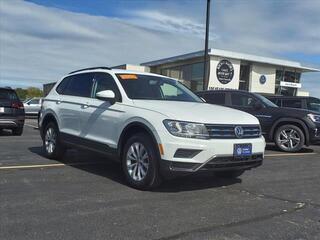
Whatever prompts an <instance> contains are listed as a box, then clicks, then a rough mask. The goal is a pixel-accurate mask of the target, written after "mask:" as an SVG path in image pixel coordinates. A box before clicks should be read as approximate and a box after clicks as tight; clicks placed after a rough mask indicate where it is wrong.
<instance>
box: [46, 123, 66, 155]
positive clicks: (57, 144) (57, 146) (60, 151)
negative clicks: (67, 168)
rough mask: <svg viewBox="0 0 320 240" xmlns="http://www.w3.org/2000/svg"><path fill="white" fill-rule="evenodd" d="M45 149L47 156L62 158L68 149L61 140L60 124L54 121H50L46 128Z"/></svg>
mask: <svg viewBox="0 0 320 240" xmlns="http://www.w3.org/2000/svg"><path fill="white" fill-rule="evenodd" d="M43 149H44V152H45V155H46V157H48V158H51V159H61V158H62V157H63V155H64V153H65V151H66V148H65V147H64V146H63V145H62V143H61V140H60V132H59V129H58V126H57V125H56V124H55V123H54V122H50V123H48V124H47V125H46V126H45V128H44V137H43Z"/></svg>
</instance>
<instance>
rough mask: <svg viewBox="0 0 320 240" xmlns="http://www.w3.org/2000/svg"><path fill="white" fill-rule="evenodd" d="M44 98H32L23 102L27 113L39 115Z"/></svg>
mask: <svg viewBox="0 0 320 240" xmlns="http://www.w3.org/2000/svg"><path fill="white" fill-rule="evenodd" d="M41 103H42V98H31V99H28V100H26V101H25V102H23V106H24V110H25V113H26V114H29V115H38V113H39V111H40V108H41Z"/></svg>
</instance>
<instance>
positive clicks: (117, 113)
mask: <svg viewBox="0 0 320 240" xmlns="http://www.w3.org/2000/svg"><path fill="white" fill-rule="evenodd" d="M104 90H112V91H113V92H114V93H115V96H116V102H115V103H114V104H111V103H110V102H108V101H103V100H99V99H97V98H96V94H97V93H98V92H100V91H104ZM123 108H124V107H123V105H122V104H121V95H120V91H119V89H118V86H117V85H116V82H115V81H114V79H113V77H112V76H111V75H110V74H108V73H105V72H96V73H95V74H94V85H93V89H92V95H91V98H90V99H89V100H88V104H87V106H86V108H84V109H83V110H82V112H81V132H80V136H81V137H83V138H86V139H88V140H92V141H95V142H98V143H103V144H106V145H108V146H109V147H112V148H115V147H116V146H117V142H116V140H115V136H117V135H118V132H117V131H119V129H120V128H119V127H118V125H120V124H122V123H121V121H122V119H124V118H123V117H122V115H123V114H124V111H123Z"/></svg>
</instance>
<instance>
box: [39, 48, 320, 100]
mask: <svg viewBox="0 0 320 240" xmlns="http://www.w3.org/2000/svg"><path fill="white" fill-rule="evenodd" d="M209 57H210V59H209V82H208V89H209V90H211V89H212V90H214V89H240V90H246V91H250V92H257V93H266V94H281V95H289V96H308V95H309V93H308V92H306V91H303V90H302V89H303V88H302V87H303V83H301V75H302V74H303V73H306V72H319V71H320V70H319V69H315V68H310V67H307V66H303V65H302V64H301V63H299V62H294V61H288V60H283V59H277V58H269V57H262V56H257V55H251V54H245V53H239V52H231V51H225V50H219V49H209ZM203 58H204V51H199V52H193V53H188V54H183V55H179V56H174V57H168V58H164V59H159V60H155V61H150V62H145V63H142V64H140V65H131V64H123V65H119V66H115V67H113V68H121V69H128V70H134V71H140V72H152V73H158V74H161V75H165V76H168V77H172V78H176V79H178V80H180V81H181V82H183V83H184V84H185V85H186V86H188V87H189V88H190V89H192V90H193V91H201V90H203V68H204V66H203V65H204V64H203ZM51 87H52V84H47V85H44V88H47V89H45V91H44V92H45V93H47V92H48V91H49V90H50V89H51Z"/></svg>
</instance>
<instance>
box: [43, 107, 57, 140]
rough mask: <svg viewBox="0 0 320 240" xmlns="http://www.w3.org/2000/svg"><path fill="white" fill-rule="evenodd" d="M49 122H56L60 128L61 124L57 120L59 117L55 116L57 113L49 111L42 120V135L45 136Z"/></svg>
mask: <svg viewBox="0 0 320 240" xmlns="http://www.w3.org/2000/svg"><path fill="white" fill-rule="evenodd" d="M49 122H55V123H56V124H57V126H58V128H59V124H58V121H57V118H56V117H55V115H54V114H53V113H47V114H46V115H45V116H44V117H43V118H42V120H41V126H40V129H39V130H40V135H41V137H42V138H43V136H44V129H45V126H46V125H47V124H48V123H49Z"/></svg>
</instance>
